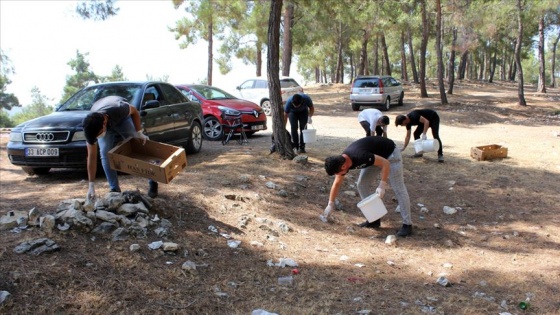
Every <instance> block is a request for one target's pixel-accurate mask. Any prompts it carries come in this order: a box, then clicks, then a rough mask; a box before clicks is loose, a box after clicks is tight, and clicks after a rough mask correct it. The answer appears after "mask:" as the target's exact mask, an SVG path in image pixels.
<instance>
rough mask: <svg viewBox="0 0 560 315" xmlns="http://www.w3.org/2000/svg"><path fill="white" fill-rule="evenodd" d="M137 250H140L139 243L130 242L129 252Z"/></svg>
mask: <svg viewBox="0 0 560 315" xmlns="http://www.w3.org/2000/svg"><path fill="white" fill-rule="evenodd" d="M139 250H140V245H138V244H132V245H130V251H131V252H137V251H139Z"/></svg>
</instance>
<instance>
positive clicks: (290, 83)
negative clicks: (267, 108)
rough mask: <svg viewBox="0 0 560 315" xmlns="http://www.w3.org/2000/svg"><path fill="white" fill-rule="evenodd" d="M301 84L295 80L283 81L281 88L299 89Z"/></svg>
mask: <svg viewBox="0 0 560 315" xmlns="http://www.w3.org/2000/svg"><path fill="white" fill-rule="evenodd" d="M298 86H299V84H298V83H297V82H296V81H295V80H293V79H282V80H280V88H291V87H298Z"/></svg>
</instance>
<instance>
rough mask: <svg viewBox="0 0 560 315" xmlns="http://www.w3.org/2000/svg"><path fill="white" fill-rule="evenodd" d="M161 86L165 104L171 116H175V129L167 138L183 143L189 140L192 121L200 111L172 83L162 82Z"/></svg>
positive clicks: (172, 141) (170, 141)
mask: <svg viewBox="0 0 560 315" xmlns="http://www.w3.org/2000/svg"><path fill="white" fill-rule="evenodd" d="M160 88H161V91H162V93H163V99H164V102H165V106H167V107H168V108H170V110H171V117H173V126H174V130H173V132H172V134H170V135H169V136H168V137H167V138H168V139H169V140H168V142H169V143H175V144H178V143H181V142H184V141H186V140H187V138H188V136H189V132H190V129H191V127H192V122H193V121H194V119H195V117H193V115H194V114H195V113H197V112H198V111H196V110H194V109H193V108H192V107H194V106H195V104H193V103H191V102H190V101H189V100H188V99H187V98H186V97H185V96H184V95H183V93H181V91H179V90H178V89H177V88H176V87H174V86H172V85H171V84H165V83H160Z"/></svg>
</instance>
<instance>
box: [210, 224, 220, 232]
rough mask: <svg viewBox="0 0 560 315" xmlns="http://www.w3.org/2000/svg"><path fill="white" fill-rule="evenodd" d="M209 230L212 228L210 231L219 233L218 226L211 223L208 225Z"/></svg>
mask: <svg viewBox="0 0 560 315" xmlns="http://www.w3.org/2000/svg"><path fill="white" fill-rule="evenodd" d="M208 230H210V232H212V233H218V228H217V227H215V226H213V225H210V226H209V227H208Z"/></svg>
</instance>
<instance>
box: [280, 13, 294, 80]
mask: <svg viewBox="0 0 560 315" xmlns="http://www.w3.org/2000/svg"><path fill="white" fill-rule="evenodd" d="M293 26H294V5H293V3H292V2H288V4H287V6H286V9H285V10H284V45H283V46H284V47H283V49H284V53H283V54H282V75H283V76H285V77H289V76H290V67H291V66H292V48H293V45H292V43H293V39H292V38H293V37H292V27H293Z"/></svg>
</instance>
